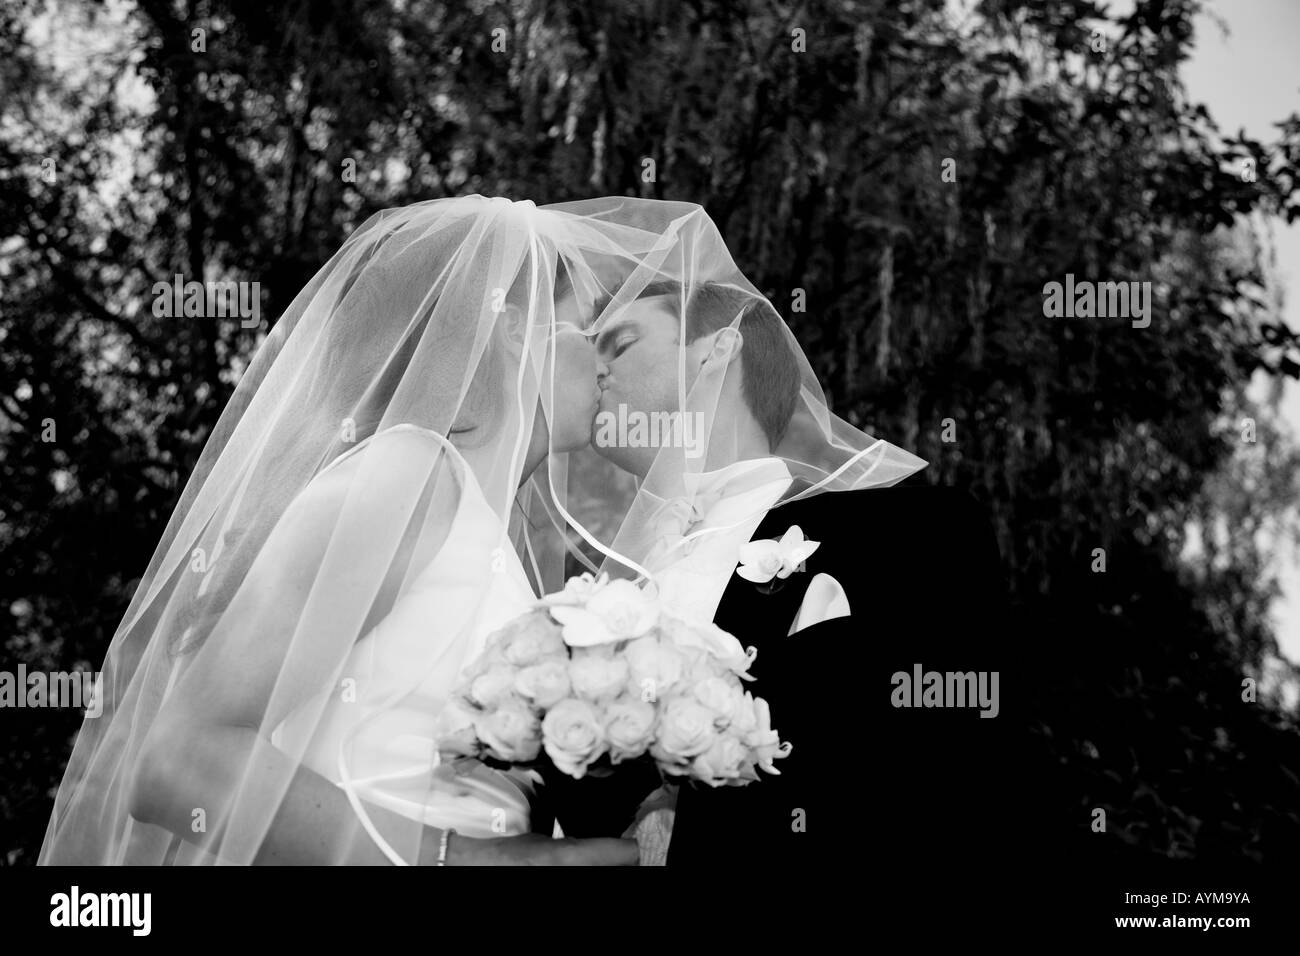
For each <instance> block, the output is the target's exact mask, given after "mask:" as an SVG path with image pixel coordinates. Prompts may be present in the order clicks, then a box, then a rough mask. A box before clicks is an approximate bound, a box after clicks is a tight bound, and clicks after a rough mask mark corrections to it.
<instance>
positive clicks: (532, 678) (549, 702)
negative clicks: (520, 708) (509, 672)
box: [515, 658, 570, 710]
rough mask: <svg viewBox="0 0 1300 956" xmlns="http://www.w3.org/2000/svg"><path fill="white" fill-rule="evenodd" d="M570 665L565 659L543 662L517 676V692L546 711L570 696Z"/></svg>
mask: <svg viewBox="0 0 1300 956" xmlns="http://www.w3.org/2000/svg"><path fill="white" fill-rule="evenodd" d="M569 689H570V688H569V665H568V663H567V662H566V661H565V660H564V659H563V658H555V659H552V660H543V661H541V662H539V663H537V664H532V665H530V666H528V667H525V668H523V669H522V670H521V671H519V673H518V674H516V675H515V691H516V692H518V693H519V694H520V695H521V696H522V697H524V698H526V699H528V700H529V701H531V702H532V704H533V706H534V707H537V708H540V709H541V710H546V709H547V708H548V707H553V706H555V705H556V704H558V703H559V702H560V701H562V700H564V698H566V697H568V696H569Z"/></svg>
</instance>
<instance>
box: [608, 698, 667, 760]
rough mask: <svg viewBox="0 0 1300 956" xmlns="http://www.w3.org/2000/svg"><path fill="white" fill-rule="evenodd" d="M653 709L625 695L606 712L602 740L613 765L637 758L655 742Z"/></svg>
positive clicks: (650, 705) (643, 702) (651, 705)
mask: <svg viewBox="0 0 1300 956" xmlns="http://www.w3.org/2000/svg"><path fill="white" fill-rule="evenodd" d="M654 729H655V707H654V704H648V703H646V702H645V701H643V700H640V699H638V698H635V697H631V696H628V695H624V696H622V697H620V698H619V699H618V700H616V701H614V702H613V703H611V704H610V705H609V706H608V707H606V708H605V738H606V739H607V740H608V741H609V753H610V759H611V760H612V761H613V762H614V763H619V762H620V761H623V760H630V759H632V758H633V757H639V756H641V755H642V754H643V753H645V752H646V748H647V747H649V746H650V741H652V740H653V739H654Z"/></svg>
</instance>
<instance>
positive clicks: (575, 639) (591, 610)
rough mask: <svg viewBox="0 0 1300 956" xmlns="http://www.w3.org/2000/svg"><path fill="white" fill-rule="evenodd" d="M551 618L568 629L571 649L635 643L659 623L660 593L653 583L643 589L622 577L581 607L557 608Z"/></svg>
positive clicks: (566, 634) (598, 591)
mask: <svg viewBox="0 0 1300 956" xmlns="http://www.w3.org/2000/svg"><path fill="white" fill-rule="evenodd" d="M551 617H553V618H555V620H556V621H558V622H559V623H560V624H562V625H563V626H564V643H566V644H568V645H569V646H570V647H595V646H596V645H599V644H611V643H614V642H615V641H626V640H631V639H632V638H634V637H640V636H641V635H642V634H645V633H646V632H647V631H649V630H650V628H652V627H654V626H655V624H657V623H658V622H659V592H658V590H657V589H656V588H655V586H654V584H653V583H651V584H648V585H646V587H645V588H644V589H643V588H639V587H637V586H636V585H635V584H633V583H632V582H631V581H629V580H627V579H626V578H619V579H618V580H615V581H610V582H608V583H607V584H605V585H603V586H602V587H600V588H598V589H596V590H595V591H594V593H592V594H591V595H590V597H588V598H587V600H586V603H585V604H584V605H583V606H581V607H579V606H576V605H568V604H558V605H555V606H553V607H552V608H551Z"/></svg>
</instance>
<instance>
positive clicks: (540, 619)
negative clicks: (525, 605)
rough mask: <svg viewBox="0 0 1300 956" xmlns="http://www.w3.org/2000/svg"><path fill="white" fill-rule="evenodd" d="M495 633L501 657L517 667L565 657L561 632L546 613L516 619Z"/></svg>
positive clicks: (541, 612)
mask: <svg viewBox="0 0 1300 956" xmlns="http://www.w3.org/2000/svg"><path fill="white" fill-rule="evenodd" d="M498 633H499V635H500V636H499V637H498V638H497V643H498V647H499V648H500V654H501V656H502V657H503V658H504V659H505V661H506V662H507V663H509V664H513V665H515V666H516V667H527V666H528V665H529V664H536V663H537V662H539V661H541V660H544V659H546V658H548V657H558V656H560V655H563V654H565V653H566V650H565V647H564V638H563V636H562V634H561V632H560V628H559V626H558V625H557V624H556V623H555V622H554V621H552V620H551V618H550V616H549V615H548V614H547V613H546V612H545V611H537V612H535V613H532V614H526V615H524V616H523V617H519V618H516V619H515V620H513V621H511V622H510V623H509V624H507V625H506V626H505V627H503V628H502V629H501V631H500V632H498Z"/></svg>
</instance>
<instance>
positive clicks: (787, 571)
mask: <svg viewBox="0 0 1300 956" xmlns="http://www.w3.org/2000/svg"><path fill="white" fill-rule="evenodd" d="M820 547H821V542H820V541H808V540H807V539H805V538H804V536H803V531H802V530H801V529H800V528H799V526H798V525H797V524H796V525H791V526H790V528H789V529H788V530H787V531H786V533H785V534H783V535H781V538H780V540H779V541H778V540H777V539H775V538H765V539H764V540H762V541H750V542H748V543H747V544H742V545H741V546H740V567H738V568H736V573H737V574H739V575H740V576H741V577H742V578H744V579H745V580H746V581H753V582H754V583H755V584H766V583H767V582H768V581H771V580H772V578H780V579H781V580H785V579H786V578H788V577H789V576H790V575H791V574H793V573H794V572H795V571H797V570H799V566H800V565H801V564H803V563H804V562H805V561H807V560H808V559H809V558H810V557H812V554H813V552H814V551H816V550H817V549H818V548H820Z"/></svg>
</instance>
